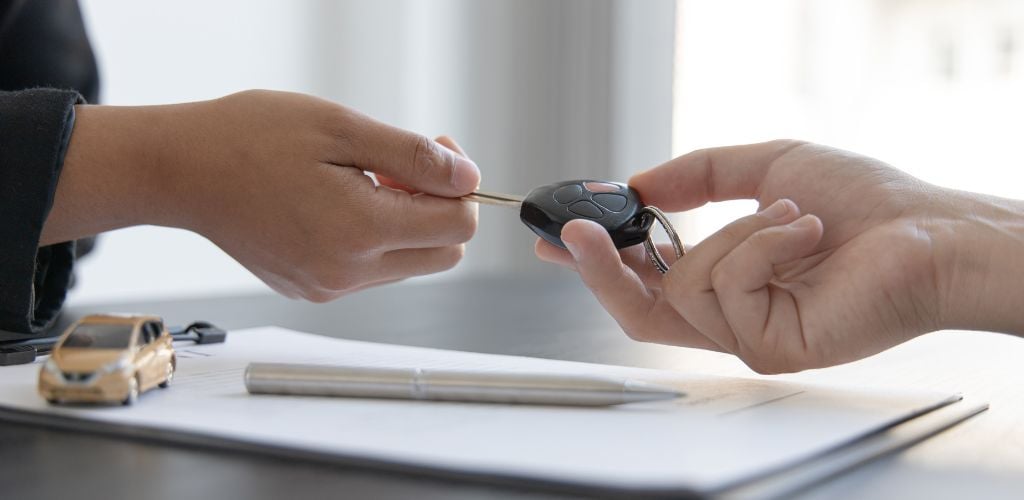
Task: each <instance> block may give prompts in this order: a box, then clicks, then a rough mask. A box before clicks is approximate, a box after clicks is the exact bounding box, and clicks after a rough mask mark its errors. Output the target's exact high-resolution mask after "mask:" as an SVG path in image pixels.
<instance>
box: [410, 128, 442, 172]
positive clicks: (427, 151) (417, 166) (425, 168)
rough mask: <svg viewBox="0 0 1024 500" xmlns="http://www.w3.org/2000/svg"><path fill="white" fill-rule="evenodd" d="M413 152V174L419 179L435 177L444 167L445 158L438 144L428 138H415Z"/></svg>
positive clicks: (418, 136)
mask: <svg viewBox="0 0 1024 500" xmlns="http://www.w3.org/2000/svg"><path fill="white" fill-rule="evenodd" d="M412 151H413V153H412V170H413V172H412V173H413V175H414V176H416V177H417V178H428V177H430V176H432V175H435V172H437V171H438V170H439V168H440V167H444V165H442V163H443V159H442V158H443V156H442V154H441V152H440V151H439V150H438V147H437V144H436V143H435V142H434V141H432V140H430V139H428V138H427V137H424V136H422V135H417V136H415V137H414V138H413V144H412ZM449 175H451V173H449Z"/></svg>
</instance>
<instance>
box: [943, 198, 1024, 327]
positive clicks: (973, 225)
mask: <svg viewBox="0 0 1024 500" xmlns="http://www.w3.org/2000/svg"><path fill="white" fill-rule="evenodd" d="M957 198H958V201H957V202H956V203H955V205H954V206H955V210H956V212H957V213H956V214H955V215H954V219H953V220H954V222H951V223H948V225H947V227H946V228H944V230H943V231H941V233H942V235H943V236H942V237H940V238H939V239H938V240H937V241H938V243H937V246H938V247H939V248H938V249H937V252H938V253H939V254H940V255H941V259H939V261H938V262H941V264H940V266H939V267H940V270H939V271H937V274H938V275H940V276H942V275H944V278H942V279H941V280H940V292H941V293H940V307H941V308H942V311H943V318H942V322H941V325H940V326H941V327H942V328H953V329H970V330H986V331H993V332H1003V333H1011V334H1015V335H1019V336H1024V201H1019V200H1008V199H1003V198H997V197H992V196H984V195H977V194H973V193H957ZM951 215H953V214H951Z"/></svg>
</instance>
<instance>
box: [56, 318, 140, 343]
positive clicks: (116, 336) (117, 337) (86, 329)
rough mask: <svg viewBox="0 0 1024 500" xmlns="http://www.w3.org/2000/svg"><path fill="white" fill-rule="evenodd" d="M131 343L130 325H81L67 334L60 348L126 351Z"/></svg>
mask: <svg viewBox="0 0 1024 500" xmlns="http://www.w3.org/2000/svg"><path fill="white" fill-rule="evenodd" d="M131 341H132V324H131V323H125V324H122V325H112V324H96V323H83V324H80V325H78V327H76V328H75V329H74V330H73V331H72V332H71V333H70V334H68V336H67V338H66V339H64V342H63V343H62V344H61V347H80V348H89V349H126V348H128V344H129V343H131Z"/></svg>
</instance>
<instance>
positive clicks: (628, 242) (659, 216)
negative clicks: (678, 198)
mask: <svg viewBox="0 0 1024 500" xmlns="http://www.w3.org/2000/svg"><path fill="white" fill-rule="evenodd" d="M462 199H464V200H467V201H475V202H477V203H484V204H488V205H499V206H505V207H511V208H519V219H520V220H522V221H523V223H524V224H526V226H527V227H529V228H530V229H531V230H532V231H533V232H534V233H536V234H537V235H538V236H540V237H541V238H544V240H546V241H548V242H549V243H551V244H553V245H556V246H559V247H561V248H565V243H563V242H562V238H561V235H562V226H564V225H565V224H566V223H567V222H569V221H571V220H574V219H587V220H592V221H594V222H596V223H598V224H600V225H601V226H602V227H604V228H605V230H606V231H608V235H609V236H611V239H612V242H613V243H614V244H615V247H616V248H627V247H631V246H633V245H638V244H640V243H644V245H645V248H646V249H647V252H648V254H649V255H650V256H651V261H652V262H653V263H654V266H655V267H657V268H658V270H659V271H661V272H663V273H664V272H666V271H668V264H666V263H665V261H664V259H662V257H661V255H660V254H658V251H657V248H655V247H654V243H653V242H652V241H651V238H650V231H651V226H652V225H653V224H654V221H655V220H658V221H659V222H661V223H662V225H663V226H665V230H666V232H668V233H669V237H670V239H672V240H673V241H672V242H673V246H674V247H675V250H676V254H677V255H679V256H682V252H683V246H682V244H681V243H680V242H679V237H678V235H676V233H675V231H674V230H673V229H672V226H671V225H670V224H669V222H668V218H667V217H665V215H664V213H662V212H661V210H658V209H657V208H655V207H650V206H645V205H644V203H643V202H642V201H640V195H639V193H637V192H636V190H634V189H633V188H631V187H629V186H627V185H625V184H622V183H618V182H608V181H596V180H588V179H583V180H573V181H564V182H556V183H554V184H548V185H546V186H541V187H539V188H536V189H534V190H532V191H530V192H529V193H527V195H526V196H525V197H522V196H513V195H508V194H501V193H490V192H486V191H476V192H474V193H471V194H469V195H467V196H464V197H463V198H462Z"/></svg>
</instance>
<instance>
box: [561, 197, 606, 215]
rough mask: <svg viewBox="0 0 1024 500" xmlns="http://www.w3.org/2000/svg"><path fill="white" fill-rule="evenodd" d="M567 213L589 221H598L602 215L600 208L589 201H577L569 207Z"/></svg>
mask: <svg viewBox="0 0 1024 500" xmlns="http://www.w3.org/2000/svg"><path fill="white" fill-rule="evenodd" d="M569 211H570V212H572V213H574V214H576V215H582V216H583V217H587V218H590V219H600V218H601V216H603V215H604V212H602V211H601V208H600V207H598V206H597V205H595V204H593V203H591V202H589V201H585V200H584V201H577V202H576V203H573V204H572V205H569Z"/></svg>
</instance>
